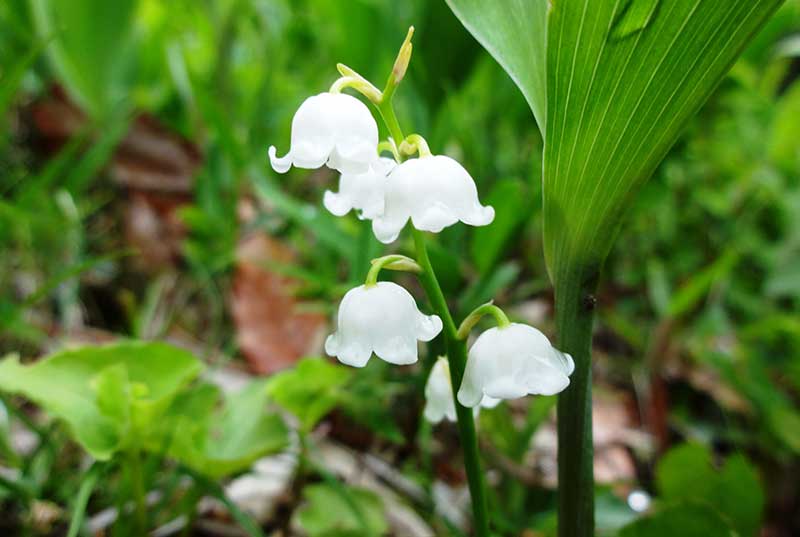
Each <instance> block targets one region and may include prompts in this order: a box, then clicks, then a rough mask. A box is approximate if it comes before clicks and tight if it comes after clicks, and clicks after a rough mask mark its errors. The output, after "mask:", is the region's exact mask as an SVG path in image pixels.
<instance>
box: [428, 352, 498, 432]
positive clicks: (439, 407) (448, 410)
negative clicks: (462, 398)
mask: <svg viewBox="0 0 800 537" xmlns="http://www.w3.org/2000/svg"><path fill="white" fill-rule="evenodd" d="M499 403H500V399H495V398H493V397H488V396H484V397H483V399H481V402H480V405H479V406H476V407H475V410H474V414H475V415H477V414H478V409H479V408H480V407H484V408H494V407H496V406H497V405H498V404H499ZM424 416H425V419H426V420H428V421H429V422H431V423H439V422H440V421H442V420H443V419H447V420H449V421H456V404H455V402H453V384H452V383H451V382H450V364H449V363H448V361H447V358H445V357H443V356H440V357H439V358H438V359H437V360H436V363H435V364H434V365H433V368H432V369H431V374H430V376H429V377H428V382H427V384H425V411H424Z"/></svg>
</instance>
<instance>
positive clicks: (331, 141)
mask: <svg viewBox="0 0 800 537" xmlns="http://www.w3.org/2000/svg"><path fill="white" fill-rule="evenodd" d="M276 153H277V150H276V149H275V146H270V148H269V160H270V162H271V163H272V168H273V169H274V170H275V171H276V172H278V173H286V172H287V171H288V170H289V168H290V167H291V166H292V165H294V166H296V167H298V168H319V167H321V166H322V165H323V164H327V165H328V166H330V167H331V168H334V169H336V170H339V171H340V172H342V173H364V172H366V171H367V170H369V165H370V164H371V163H372V162H374V161H375V160H376V159H377V158H378V124H377V123H375V118H374V117H372V114H370V112H369V109H368V108H367V106H366V105H365V104H364V103H363V102H361V101H360V100H358V99H356V98H355V97H353V96H351V95H347V94H345V93H327V92H326V93H320V94H319V95H314V96H313V97H309V98H308V99H306V100H305V101H303V104H301V105H300V108H298V109H297V112H295V114H294V118H293V119H292V144H291V149H290V150H289V152H288V153H287V154H286V155H285V156H283V157H280V158H279V157H278V156H277V154H276Z"/></svg>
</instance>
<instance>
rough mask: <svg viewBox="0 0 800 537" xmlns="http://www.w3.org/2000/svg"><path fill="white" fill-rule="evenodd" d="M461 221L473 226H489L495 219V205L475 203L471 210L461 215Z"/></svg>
mask: <svg viewBox="0 0 800 537" xmlns="http://www.w3.org/2000/svg"><path fill="white" fill-rule="evenodd" d="M461 221H462V222H464V223H465V224H469V225H471V226H488V225H489V224H491V223H492V222H493V221H494V207H491V206H486V207H484V206H482V205H480V204H478V205H475V206H474V207H473V208H472V209H471V210H470V211H468V212H465V213H464V214H463V215H461Z"/></svg>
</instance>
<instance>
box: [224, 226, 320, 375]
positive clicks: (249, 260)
mask: <svg viewBox="0 0 800 537" xmlns="http://www.w3.org/2000/svg"><path fill="white" fill-rule="evenodd" d="M236 258H237V267H236V274H235V276H234V282H233V290H232V294H231V300H230V307H231V313H232V315H233V319H234V322H235V324H236V338H237V341H238V343H239V347H240V349H241V350H242V353H243V354H244V355H245V357H246V358H247V360H248V361H249V363H250V367H251V368H252V369H253V370H254V371H255V372H257V373H264V374H268V373H273V372H275V371H278V370H280V369H284V368H286V367H289V366H291V365H293V364H294V363H295V362H296V361H297V360H298V359H299V358H301V357H302V356H304V355H307V354H310V353H313V352H315V351H317V350H318V349H319V348H320V346H321V341H322V337H323V335H324V330H325V316H324V315H323V314H321V313H316V312H309V311H301V308H300V307H299V306H301V304H300V303H299V302H298V301H297V300H296V299H295V297H294V294H293V292H292V288H293V287H294V286H295V285H296V284H297V282H296V281H294V280H292V279H291V278H289V277H286V276H283V275H281V274H277V273H275V272H273V271H270V270H269V269H267V268H266V266H265V265H266V264H267V263H268V262H270V261H272V262H280V263H288V262H291V261H292V259H293V258H294V255H293V252H292V251H291V250H289V249H288V248H287V247H286V246H284V245H282V244H281V243H279V242H277V241H275V240H274V239H272V238H270V237H268V236H267V235H265V234H263V233H262V234H254V235H251V236H249V237H246V238H245V239H243V240H242V242H241V243H240V244H239V247H238V248H237V255H236Z"/></svg>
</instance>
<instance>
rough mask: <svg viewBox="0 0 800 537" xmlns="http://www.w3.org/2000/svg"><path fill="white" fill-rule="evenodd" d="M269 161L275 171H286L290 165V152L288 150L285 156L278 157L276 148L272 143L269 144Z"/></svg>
mask: <svg viewBox="0 0 800 537" xmlns="http://www.w3.org/2000/svg"><path fill="white" fill-rule="evenodd" d="M269 162H270V164H271V165H272V169H273V170H275V171H276V172H278V173H286V172H288V171H289V168H291V167H292V152H291V151H290V152H288V153H286V155H285V156H283V157H280V158H278V150H277V149H276V148H275V146H274V145H271V146H269Z"/></svg>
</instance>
